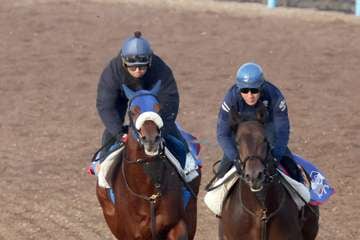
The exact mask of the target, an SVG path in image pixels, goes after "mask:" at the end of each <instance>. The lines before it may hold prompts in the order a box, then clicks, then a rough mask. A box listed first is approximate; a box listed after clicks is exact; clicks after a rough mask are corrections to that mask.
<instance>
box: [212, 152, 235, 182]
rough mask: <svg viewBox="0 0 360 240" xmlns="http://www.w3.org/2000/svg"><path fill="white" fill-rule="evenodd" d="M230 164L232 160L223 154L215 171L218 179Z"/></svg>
mask: <svg viewBox="0 0 360 240" xmlns="http://www.w3.org/2000/svg"><path fill="white" fill-rule="evenodd" d="M232 166H233V162H232V161H231V160H230V159H228V158H227V157H226V156H225V155H224V156H223V158H222V159H221V162H220V165H219V167H218V169H217V172H216V175H217V178H218V179H220V178H222V177H224V176H225V174H226V173H227V172H228V171H229V170H230V169H231V167H232Z"/></svg>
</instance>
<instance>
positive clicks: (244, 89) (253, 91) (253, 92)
mask: <svg viewBox="0 0 360 240" xmlns="http://www.w3.org/2000/svg"><path fill="white" fill-rule="evenodd" d="M240 92H241V93H245V94H246V93H249V92H250V93H251V94H256V93H259V92H260V89H258V88H241V89H240Z"/></svg>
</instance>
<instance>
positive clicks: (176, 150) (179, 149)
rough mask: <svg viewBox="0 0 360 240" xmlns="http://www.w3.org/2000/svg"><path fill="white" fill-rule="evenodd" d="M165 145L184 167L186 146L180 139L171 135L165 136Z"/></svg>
mask: <svg viewBox="0 0 360 240" xmlns="http://www.w3.org/2000/svg"><path fill="white" fill-rule="evenodd" d="M165 146H166V147H167V148H168V149H169V150H170V152H171V153H172V154H173V155H174V157H175V158H176V159H177V160H178V161H179V163H180V165H181V167H182V168H184V167H185V161H186V154H187V148H186V146H185V145H184V144H183V143H182V142H181V141H180V140H178V139H177V138H175V137H174V136H171V135H169V136H167V137H165Z"/></svg>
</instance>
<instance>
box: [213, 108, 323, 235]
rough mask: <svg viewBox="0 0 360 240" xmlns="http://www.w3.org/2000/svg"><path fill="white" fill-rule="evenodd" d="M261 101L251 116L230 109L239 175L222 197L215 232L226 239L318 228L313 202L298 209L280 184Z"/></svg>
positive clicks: (312, 231)
mask: <svg viewBox="0 0 360 240" xmlns="http://www.w3.org/2000/svg"><path fill="white" fill-rule="evenodd" d="M265 111H266V109H265V107H264V106H261V107H260V108H259V109H258V110H257V112H256V117H252V118H248V117H244V116H240V115H239V114H238V113H237V112H235V111H234V110H232V111H231V119H232V120H231V121H232V122H233V130H234V133H235V135H234V137H235V141H236V144H237V147H238V151H239V156H240V159H239V160H237V161H236V162H235V166H236V169H237V173H238V174H239V176H240V178H239V180H238V181H237V182H236V183H235V185H234V186H233V188H232V189H231V190H230V192H229V193H228V195H227V197H226V199H225V200H224V203H223V207H222V213H221V217H220V220H219V221H220V222H219V238H220V239H226V240H234V239H246V240H255V239H256V240H266V239H268V240H289V239H291V240H312V239H315V237H316V235H317V232H318V228H319V226H318V221H319V211H318V210H319V209H318V207H311V206H309V205H307V204H306V205H305V207H304V208H303V209H302V210H301V211H299V210H298V208H297V206H296V205H295V203H294V201H293V200H292V198H291V197H290V195H289V193H288V192H287V191H286V190H285V188H284V186H283V185H282V183H281V181H282V178H281V177H280V175H279V173H278V171H277V170H276V167H277V164H276V160H275V159H274V158H273V157H272V156H271V153H270V146H269V142H268V140H267V139H266V136H265V126H264V124H263V123H264V117H265Z"/></svg>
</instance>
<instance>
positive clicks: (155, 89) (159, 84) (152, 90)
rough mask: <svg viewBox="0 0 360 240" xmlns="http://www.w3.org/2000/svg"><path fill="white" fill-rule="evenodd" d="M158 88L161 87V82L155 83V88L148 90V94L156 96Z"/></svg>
mask: <svg viewBox="0 0 360 240" xmlns="http://www.w3.org/2000/svg"><path fill="white" fill-rule="evenodd" d="M160 87H161V80H159V81H157V82H156V84H155V86H154V87H153V88H152V89H151V90H150V92H151V93H152V94H154V95H155V96H156V95H157V94H158V92H159V91H160Z"/></svg>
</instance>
